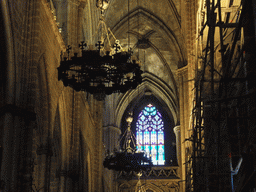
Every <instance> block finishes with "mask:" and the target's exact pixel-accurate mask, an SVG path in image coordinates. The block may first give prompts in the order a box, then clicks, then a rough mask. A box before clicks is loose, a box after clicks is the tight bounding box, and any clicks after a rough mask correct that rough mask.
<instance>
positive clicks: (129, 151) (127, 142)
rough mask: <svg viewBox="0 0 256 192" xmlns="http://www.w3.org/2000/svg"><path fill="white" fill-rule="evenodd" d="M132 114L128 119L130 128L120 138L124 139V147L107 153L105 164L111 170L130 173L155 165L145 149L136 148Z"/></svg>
mask: <svg viewBox="0 0 256 192" xmlns="http://www.w3.org/2000/svg"><path fill="white" fill-rule="evenodd" d="M132 120H133V118H132V116H131V114H130V116H129V117H128V118H127V119H126V121H127V123H128V128H127V130H126V132H125V133H124V135H123V137H122V138H121V140H120V143H121V142H122V139H124V146H123V149H122V150H120V151H118V150H117V149H115V150H114V152H113V153H111V154H109V153H108V154H107V156H106V158H105V160H104V162H103V166H104V167H105V168H108V169H110V170H115V171H123V172H126V173H129V172H131V171H134V172H136V173H140V172H141V171H142V170H148V169H150V168H151V167H152V166H153V163H152V161H151V159H149V158H147V155H146V153H145V151H143V150H141V149H140V148H138V149H136V142H135V140H136V139H135V136H134V134H133V133H132V131H131V123H132Z"/></svg>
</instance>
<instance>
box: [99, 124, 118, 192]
mask: <svg viewBox="0 0 256 192" xmlns="http://www.w3.org/2000/svg"><path fill="white" fill-rule="evenodd" d="M103 130H104V144H105V146H106V150H109V152H110V153H112V152H113V151H114V149H115V148H116V149H119V145H120V144H119V142H118V141H119V138H120V135H121V130H120V129H119V128H118V127H115V126H107V127H104V128H103ZM104 172H105V173H104V174H106V175H107V177H105V178H104V179H105V183H106V184H107V183H109V185H108V189H109V191H116V189H115V182H114V180H115V173H114V171H110V170H108V169H105V170H104Z"/></svg>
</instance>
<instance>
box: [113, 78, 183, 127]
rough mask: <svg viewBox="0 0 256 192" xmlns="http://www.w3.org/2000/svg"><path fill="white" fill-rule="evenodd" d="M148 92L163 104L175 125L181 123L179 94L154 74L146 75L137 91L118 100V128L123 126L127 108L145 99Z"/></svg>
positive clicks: (127, 93)
mask: <svg viewBox="0 0 256 192" xmlns="http://www.w3.org/2000/svg"><path fill="white" fill-rule="evenodd" d="M146 91H150V92H151V94H152V95H154V96H155V97H156V98H157V99H158V100H159V101H160V102H161V103H162V105H163V106H164V107H165V108H166V112H167V113H168V114H169V116H171V117H173V119H174V122H175V124H176V123H177V122H178V121H179V115H178V98H177V93H175V92H174V90H172V89H171V88H170V87H169V86H168V85H167V84H166V83H164V82H162V81H160V80H159V79H158V78H157V77H155V76H154V75H153V74H150V73H146V74H144V75H143V82H142V84H140V85H139V86H138V87H137V89H136V90H130V91H129V92H126V93H125V94H124V95H121V96H120V97H119V98H118V101H117V105H116V110H115V114H116V118H115V120H116V122H115V124H116V125H117V126H118V127H120V125H121V119H122V117H123V115H124V112H125V110H126V109H127V107H128V106H129V105H131V104H132V105H133V104H135V103H137V102H138V101H139V100H140V99H141V98H142V97H144V94H145V92H146Z"/></svg>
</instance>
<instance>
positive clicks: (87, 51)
mask: <svg viewBox="0 0 256 192" xmlns="http://www.w3.org/2000/svg"><path fill="white" fill-rule="evenodd" d="M100 5H101V4H100ZM102 6H103V4H102ZM102 9H103V7H101V10H102ZM98 27H99V28H100V27H101V28H100V29H101V37H100V40H99V41H98V42H97V43H96V44H95V47H96V49H93V46H91V45H90V46H87V44H86V43H85V42H84V41H82V42H81V43H80V44H79V47H80V49H81V56H78V53H75V54H74V56H73V57H71V58H69V54H70V50H71V47H70V46H68V48H67V55H68V57H64V58H63V59H62V58H61V62H60V66H59V67H58V80H61V81H63V84H64V86H69V87H72V88H73V89H74V90H75V91H86V92H88V93H91V94H93V95H94V97H95V98H96V99H97V100H104V98H105V96H106V95H110V94H112V93H125V92H126V91H128V90H129V89H135V88H136V87H137V86H138V85H139V84H140V83H141V82H142V76H141V74H142V71H141V69H140V66H139V62H138V61H136V60H133V59H132V51H131V50H130V49H128V51H124V50H123V49H122V47H121V45H120V43H119V40H117V39H116V38H115V37H114V38H113V39H114V40H115V43H114V45H113V46H112V45H111V43H110V38H109V36H110V35H109V34H111V35H112V36H114V35H113V33H112V32H111V31H110V29H109V28H107V27H106V24H105V22H104V19H103V15H101V18H100V23H99V25H98ZM104 43H105V44H104Z"/></svg>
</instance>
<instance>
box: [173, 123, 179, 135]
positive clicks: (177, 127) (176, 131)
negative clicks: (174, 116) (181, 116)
mask: <svg viewBox="0 0 256 192" xmlns="http://www.w3.org/2000/svg"><path fill="white" fill-rule="evenodd" d="M173 131H174V133H175V134H177V133H178V132H180V125H177V126H175V127H174V128H173Z"/></svg>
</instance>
